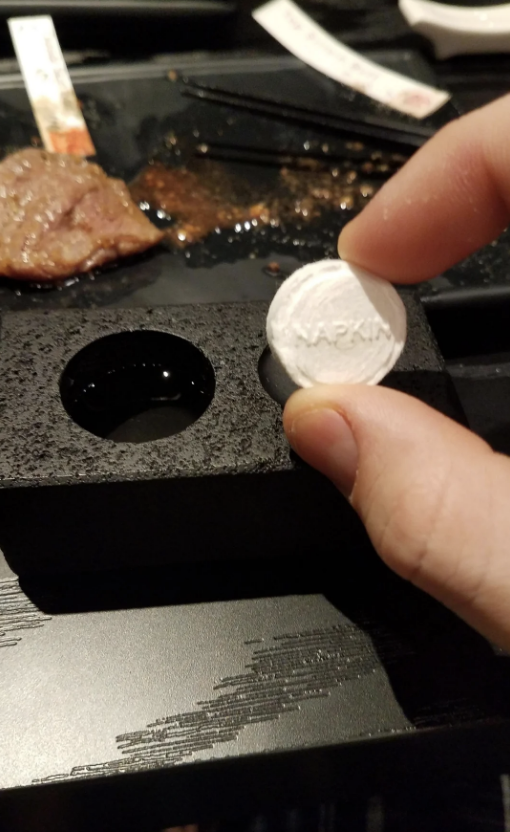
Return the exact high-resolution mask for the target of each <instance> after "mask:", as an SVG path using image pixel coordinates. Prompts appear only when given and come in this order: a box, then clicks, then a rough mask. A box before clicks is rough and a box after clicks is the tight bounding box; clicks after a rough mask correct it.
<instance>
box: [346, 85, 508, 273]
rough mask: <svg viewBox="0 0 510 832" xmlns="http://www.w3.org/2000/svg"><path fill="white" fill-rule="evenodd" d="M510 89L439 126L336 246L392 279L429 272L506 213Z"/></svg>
mask: <svg viewBox="0 0 510 832" xmlns="http://www.w3.org/2000/svg"><path fill="white" fill-rule="evenodd" d="M509 136H510V95H506V96H504V97H503V98H500V99H498V100H497V101H494V102H492V103H491V104H488V105H487V106H485V107H483V108H481V109H479V110H475V111H474V112H472V113H470V114H468V115H466V116H463V117H461V118H459V119H457V120H456V121H454V122H452V123H450V124H448V125H447V126H446V127H443V129H442V130H440V131H439V132H438V133H437V134H436V135H435V136H434V137H433V138H432V139H431V140H430V141H429V142H427V144H425V145H424V146H423V147H422V148H420V150H419V151H418V152H417V153H416V154H415V155H414V156H413V157H412V158H411V159H410V160H409V162H407V164H406V165H404V167H403V168H402V169H401V170H400V171H399V172H398V173H397V174H396V175H395V176H393V177H392V179H390V180H389V181H388V182H387V183H386V184H385V185H384V186H383V187H382V188H381V190H380V191H379V192H378V193H377V194H376V195H375V197H374V198H373V199H372V201H371V202H370V203H369V204H368V205H367V207H366V208H365V209H364V210H363V211H362V212H361V214H359V215H358V216H357V217H356V218H355V219H354V220H352V222H350V223H348V225H346V226H345V228H344V229H343V231H342V233H341V234H340V238H339V242H338V251H339V254H340V256H341V257H342V258H343V259H344V260H348V261H349V262H351V263H354V264H356V265H358V266H361V267H363V268H364V269H367V271H370V272H374V273H375V274H378V275H380V276H381V277H385V278H387V279H388V280H391V281H393V282H395V283H416V282H418V281H421V280H426V279H428V278H430V277H434V276H435V275H437V274H439V273H440V272H442V271H444V270H445V269H447V268H450V267H451V266H453V265H454V264H455V263H457V262H458V261H459V260H462V259H463V258H464V257H467V256H468V255H469V254H472V253H473V252H474V251H476V250H477V249H479V248H480V247H481V246H483V245H486V244H487V243H489V242H491V241H492V240H494V239H495V238H496V237H497V236H498V235H499V234H500V233H501V232H502V231H503V230H504V228H505V227H506V226H507V224H508V222H509V221H510V141H509Z"/></svg>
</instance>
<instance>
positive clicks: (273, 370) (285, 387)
mask: <svg viewBox="0 0 510 832" xmlns="http://www.w3.org/2000/svg"><path fill="white" fill-rule="evenodd" d="M258 369H259V379H260V383H261V384H262V387H263V388H264V390H265V391H266V393H268V394H269V395H270V396H271V398H272V399H274V400H275V402H278V404H281V406H282V407H283V406H284V405H285V403H286V401H287V399H288V398H289V397H290V396H291V395H292V393H294V392H295V391H296V390H299V388H298V386H297V384H295V383H294V382H293V381H292V379H291V378H290V377H289V376H288V375H287V373H286V371H285V370H284V369H283V367H282V365H281V364H280V362H279V361H278V360H277V359H276V358H275V357H274V355H273V353H272V352H271V350H270V349H269V347H266V348H265V350H264V352H263V353H262V355H261V356H260V359H259V368H258Z"/></svg>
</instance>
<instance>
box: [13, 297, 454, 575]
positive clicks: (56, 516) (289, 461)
mask: <svg viewBox="0 0 510 832" xmlns="http://www.w3.org/2000/svg"><path fill="white" fill-rule="evenodd" d="M402 296H403V298H404V300H405V303H406V307H407V312H408V322H409V336H408V341H407V344H406V348H405V350H404V352H403V354H402V356H401V359H400V360H399V362H398V364H397V367H396V368H395V371H394V372H393V373H391V374H390V376H388V378H387V380H386V383H387V384H389V385H390V386H394V387H396V388H398V389H402V390H404V391H406V392H409V393H411V394H412V395H415V396H417V397H419V398H422V399H423V400H424V401H426V402H428V403H430V404H432V405H433V406H434V407H436V408H437V409H439V410H442V411H443V412H445V413H447V414H449V415H450V416H453V417H454V418H458V419H460V420H463V415H462V413H461V411H460V408H459V405H458V403H457V400H456V398H455V394H454V392H453V388H452V386H451V384H450V381H449V377H448V375H447V373H446V372H445V368H444V364H443V361H442V359H441V356H440V354H439V351H438V348H437V346H436V344H435V341H434V339H433V336H432V333H431V331H430V328H429V326H428V324H427V322H426V319H425V316H424V313H423V310H422V308H421V304H420V303H419V301H418V300H417V299H416V298H415V296H414V294H413V292H412V291H407V290H404V291H403V292H402ZM267 308H268V305H267V303H239V304H224V305H196V306H179V307H161V308H157V309H154V310H149V309H147V310H138V309H137V310H134V309H133V310H132V309H115V310H101V311H78V310H76V311H75V310H73V311H65V312H51V311H49V312H34V313H31V312H27V313H19V314H7V315H5V316H4V318H3V321H2V333H1V338H0V437H1V439H0V446H1V453H0V548H2V550H3V551H4V553H5V556H6V558H7V560H8V561H9V563H10V565H11V567H12V568H13V569H14V570H15V571H17V572H18V573H19V574H29V573H38V572H59V571H75V570H80V571H83V570H98V569H107V568H118V567H123V566H128V565H133V566H134V565H143V564H156V563H168V562H182V561H188V560H195V561H204V560H210V559H220V558H229V559H231V558H233V557H234V558H236V557H260V558H271V557H272V556H275V555H277V556H285V555H292V556H295V557H296V558H307V557H313V555H314V552H316V551H318V550H319V549H320V550H321V551H322V552H324V551H328V550H331V552H332V553H334V554H335V555H336V554H337V553H338V554H341V551H342V548H343V547H344V546H347V545H349V546H351V545H352V544H353V543H364V541H365V540H366V538H365V533H364V531H363V529H362V527H361V524H360V522H359V521H358V519H357V517H356V516H355V514H354V512H353V511H352V510H351V508H350V507H349V505H348V504H347V502H346V501H345V500H343V498H341V497H340V496H339V495H338V493H337V492H336V490H335V489H334V488H333V487H332V486H331V485H330V483H329V482H327V481H326V480H325V479H324V478H323V477H321V476H320V475H318V474H317V473H316V472H314V471H312V470H310V469H309V468H308V467H307V466H305V465H304V464H303V463H301V462H300V460H298V459H296V458H295V457H294V455H293V454H292V453H291V452H290V449H289V446H288V444H287V441H286V439H285V436H284V433H283V430H282V425H281V405H280V404H278V403H276V402H275V401H274V400H273V399H272V398H271V397H270V396H269V395H268V393H267V392H266V391H265V390H264V388H263V387H262V385H261V383H260V379H259V375H258V362H259V358H260V356H261V354H262V352H263V350H264V348H265V346H266V338H265V319H266V314H267ZM139 331H156V332H160V333H170V334H173V335H174V336H178V337H179V338H182V339H185V340H186V341H188V342H191V344H193V345H194V346H195V347H196V348H198V350H200V351H201V353H203V355H204V356H206V358H207V359H208V362H210V365H209V364H208V362H207V361H206V360H204V362H203V369H204V373H205V375H202V376H200V372H201V371H200V367H199V368H198V370H197V369H196V368H195V369H194V370H193V372H197V373H198V376H200V380H199V382H197V383H198V384H204V385H205V386H207V384H209V394H211V393H212V390H211V379H212V388H214V396H213V398H212V401H211V403H210V405H209V406H208V407H207V409H206V410H205V412H203V414H202V415H201V417H200V418H198V420H197V421H195V422H194V423H193V424H191V425H190V426H189V427H187V428H186V429H185V430H183V431H181V432H179V433H175V434H174V435H171V436H167V437H166V438H160V439H157V440H155V441H148V442H121V441H113V440H112V439H111V438H110V439H104V438H101V437H100V436H97V435H94V434H93V433H90V432H89V431H88V430H85V429H84V428H83V427H80V426H79V425H78V424H76V422H75V421H73V419H72V418H71V417H70V415H69V413H68V412H67V411H66V409H65V407H64V405H63V403H62V397H61V390H62V391H63V394H64V398H65V397H67V399H66V403H67V407H68V410H69V411H70V412H73V415H75V413H74V411H73V407H74V405H72V404H71V405H69V401H70V400H71V399H72V397H73V386H72V384H71V383H70V381H69V370H68V371H67V372H66V367H68V364H69V362H70V361H71V359H73V358H74V357H75V356H76V355H77V353H79V352H80V350H82V349H83V348H85V347H87V345H90V344H92V343H93V342H96V341H97V340H98V339H102V338H105V337H106V336H111V335H113V334H115V333H126V332H139ZM143 337H144V336H142V338H143ZM102 343H103V344H104V342H102ZM112 343H113V342H112ZM119 343H120V342H119ZM180 343H181V345H182V342H180ZM136 344H137V341H136V339H135V340H133V343H132V347H129V348H128V349H127V351H126V350H124V348H122V349H121V350H120V354H119V355H116V356H115V355H113V358H110V359H109V360H111V361H113V362H115V361H117V362H118V361H121V359H122V357H123V356H127V359H126V360H128V361H129V362H131V363H132V362H133V361H135V359H136V355H135V354H131V353H132V352H133V349H134V353H136ZM184 346H186V345H184ZM113 352H114V353H115V350H114V351H113ZM117 352H119V350H117ZM193 352H194V354H195V357H196V355H197V353H196V351H193ZM182 355H184V358H183V359H182V360H183V362H184V364H186V362H187V358H186V355H185V354H184V353H183V354H182ZM177 360H181V353H179V352H178V353H177ZM193 360H194V359H193ZM76 361H77V359H75V361H74V363H76ZM102 362H103V359H102V358H101V352H100V350H99V351H98V352H97V355H96V347H92V348H90V350H89V354H88V355H87V356H86V359H84V361H83V362H82V364H83V366H82V372H83V373H84V378H85V381H86V382H87V384H89V386H90V379H91V378H94V377H95V376H94V373H96V375H97V377H98V379H99V380H100V382H101V384H103V386H104V383H105V378H106V377H107V375H108V373H109V372H110V370H111V368H109V365H108V362H106V364H105V363H104V362H103V363H102ZM135 363H136V362H135ZM191 363H193V361H191ZM199 364H200V361H199ZM72 366H73V365H71V367H72ZM187 366H188V365H187V364H186V366H185V367H184V368H182V371H183V373H184V374H186V372H187ZM210 366H212V370H213V371H214V376H213V375H212V373H211V372H210ZM208 367H209V370H207V368H208ZM114 369H115V368H114ZM174 369H175V368H174ZM190 372H191V371H190ZM208 372H209V376H208V380H207V378H206V376H207V373H208ZM87 373H88V375H87ZM63 374H64V376H63ZM135 375H136V374H135ZM137 383H138V381H137V380H136V378H135V380H134V382H133V384H134V385H136V384H137ZM144 383H145V382H144ZM100 386H101V385H100ZM113 389H114V392H115V388H113ZM189 389H191V388H189ZM89 392H90V391H89ZM93 392H94V395H95V396H96V398H95V399H94V397H93V399H92V410H94V408H96V409H97V408H99V409H100V407H101V406H102V404H101V400H100V399H101V395H102V394H101V391H99V393H97V394H96V391H93ZM188 392H189V390H188ZM115 395H117V393H115ZM119 395H120V394H119ZM122 395H124V396H126V395H128V397H129V395H130V391H129V390H128V391H127V392H126V390H124V391H123V392H122ZM98 397H99V398H98ZM160 415H161V414H159V413H156V416H157V417H158V419H159V416H160ZM163 415H164V414H163ZM185 415H186V414H185ZM158 419H156V422H157V424H156V430H159V429H160V427H161V425H160V422H158ZM100 421H101V420H99V422H100ZM135 421H136V420H135ZM98 424H99V423H98ZM110 428H111V425H110V427H109V428H107V430H109V429H110ZM96 429H97V424H95V425H94V430H96ZM109 435H113V436H115V432H113V433H110V434H109ZM116 438H117V439H118V438H119V436H118V435H117V436H116Z"/></svg>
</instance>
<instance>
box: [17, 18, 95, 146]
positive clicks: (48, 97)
mask: <svg viewBox="0 0 510 832" xmlns="http://www.w3.org/2000/svg"><path fill="white" fill-rule="evenodd" d="M8 23H9V30H10V33H11V37H12V41H13V44H14V49H15V51H16V56H17V58H18V62H19V65H20V69H21V74H22V76H23V80H24V82H25V87H26V90H27V93H28V97H29V99H30V103H31V105H32V110H33V113H34V116H35V120H36V122H37V126H38V128H39V131H40V133H41V138H42V140H43V144H44V147H45V148H46V150H48V151H49V152H50V153H74V154H77V155H79V156H94V155H95V152H96V151H95V149H94V145H93V144H92V139H91V138H90V134H89V131H88V129H87V125H86V123H85V119H84V118H83V115H82V112H81V110H80V106H79V104H78V100H77V98H76V95H75V92H74V89H73V84H72V81H71V78H70V76H69V72H68V69H67V66H66V63H65V60H64V56H63V55H62V50H61V48H60V44H59V42H58V38H57V33H56V32H55V27H54V25H53V20H52V18H51V17H49V16H48V15H43V16H40V17H15V18H11V19H10V20H9V21H8Z"/></svg>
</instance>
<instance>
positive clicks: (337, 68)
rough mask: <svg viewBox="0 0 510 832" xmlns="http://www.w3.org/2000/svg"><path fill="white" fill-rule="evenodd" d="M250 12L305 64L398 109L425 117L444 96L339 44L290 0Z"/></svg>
mask: <svg viewBox="0 0 510 832" xmlns="http://www.w3.org/2000/svg"><path fill="white" fill-rule="evenodd" d="M253 17H254V18H255V20H256V21H257V23H260V25H261V26H263V28H264V29H266V31H267V32H269V34H270V35H272V36H273V37H274V38H275V39H276V40H277V41H279V42H280V43H281V44H282V46H284V47H285V48H286V49H288V51H289V52H291V53H292V54H293V55H295V56H296V57H297V58H300V60H302V61H304V62H305V63H306V64H308V65H309V66H312V67H313V68H314V69H317V70H318V71H319V72H322V73H323V74H324V75H328V76H329V77H330V78H333V80H335V81H340V82H341V83H343V84H347V85H348V86H349V87H352V88H353V89H355V90H358V91H359V92H363V93H365V95H369V96H370V97H371V98H374V99H375V100H376V101H380V102H381V103H383V104H387V105H388V106H390V107H393V108H394V109H395V110H400V112H402V113H407V114H408V115H411V116H415V117H416V118H425V116H428V115H430V113H433V112H434V111H435V110H438V109H439V107H442V106H443V104H445V103H446V101H448V99H449V98H450V96H449V94H448V93H447V92H444V91H443V90H438V89H435V88H434V87H429V86H428V85H427V84H422V83H421V82H420V81H414V80H412V79H411V78H407V77H406V76H405V75H400V74H399V73H398V72H393V71H392V70H390V69H385V68H384V67H382V66H379V64H376V63H374V62H373V61H369V60H368V59H367V58H364V57H363V56H362V55H359V54H358V53H357V52H355V51H354V50H353V49H349V47H347V46H344V44H343V43H341V42H340V41H338V40H336V39H335V38H334V37H332V36H331V35H329V34H328V33H327V32H326V31H324V29H322V28H321V27H320V26H319V25H318V24H317V23H315V21H313V20H312V19H311V18H310V17H309V16H308V15H307V14H305V13H304V12H303V11H302V10H301V9H300V8H299V6H297V5H296V4H295V3H293V2H292V0H270V2H269V3H266V4H265V5H264V6H260V7H259V8H258V9H255V11H254V12H253Z"/></svg>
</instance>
